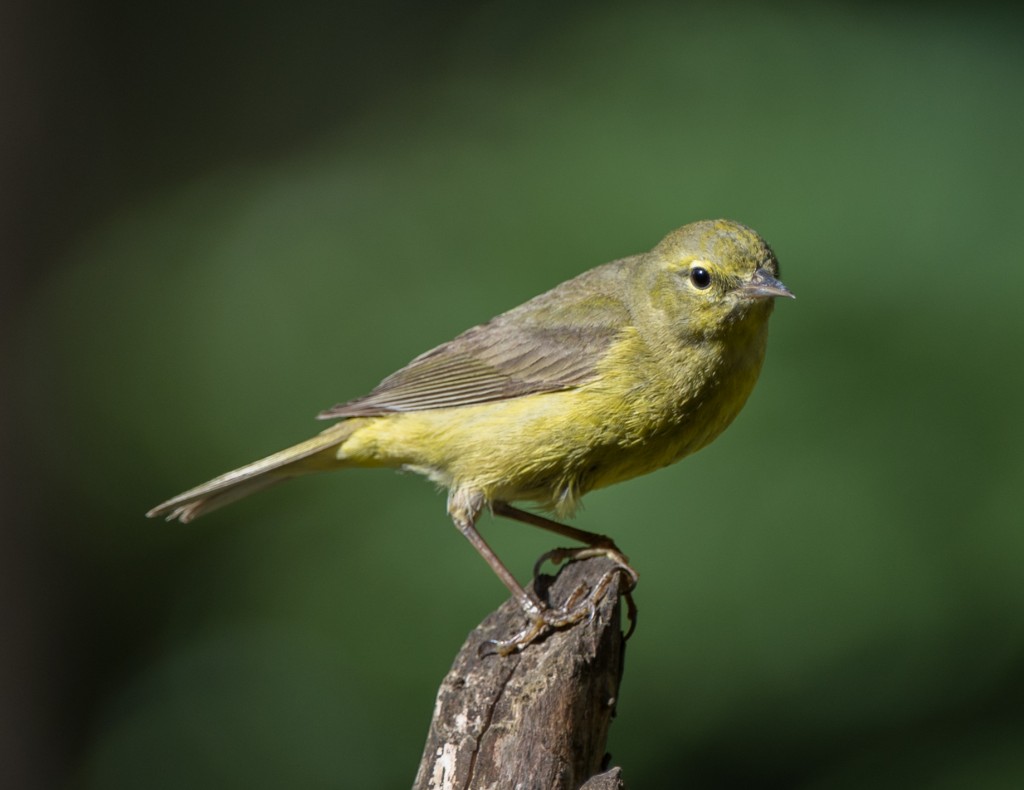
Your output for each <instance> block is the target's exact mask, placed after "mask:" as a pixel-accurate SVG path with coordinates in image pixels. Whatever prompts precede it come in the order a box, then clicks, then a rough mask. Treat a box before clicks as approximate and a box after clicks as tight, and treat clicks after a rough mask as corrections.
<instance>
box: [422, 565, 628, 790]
mask: <svg viewBox="0 0 1024 790" xmlns="http://www.w3.org/2000/svg"><path fill="white" fill-rule="evenodd" d="M614 567H615V566H614V564H613V563H612V562H611V561H610V560H608V559H605V558H603V557H602V558H594V559H588V560H584V561H580V562H571V563H569V564H567V565H565V566H563V567H562V569H561V570H560V571H559V573H558V575H557V577H555V578H554V579H552V578H551V577H550V576H540V577H538V579H536V580H535V581H534V590H535V591H536V593H537V594H538V596H539V597H540V599H541V600H542V601H545V602H549V603H550V602H553V603H554V604H555V605H556V606H557V605H558V604H559V603H561V602H563V601H565V600H566V599H567V598H568V597H569V596H570V595H572V593H573V591H574V590H576V589H577V588H578V587H579V586H580V585H581V584H582V585H586V586H587V588H588V589H590V588H593V587H594V585H596V584H597V583H598V581H599V580H600V579H601V578H602V576H603V575H604V574H605V573H607V572H608V571H609V570H611V569H613V568H614ZM622 584H623V579H622V578H621V574H618V575H616V577H615V580H614V581H613V582H612V583H611V584H609V585H608V589H607V590H606V591H605V594H604V596H603V597H602V598H601V600H600V601H599V603H598V605H597V608H596V612H595V615H594V617H593V619H592V620H589V621H582V622H579V623H577V624H575V625H573V626H571V627H569V628H566V629H563V630H558V631H553V632H551V633H548V634H547V635H545V636H542V637H541V638H540V639H538V640H536V641H535V642H533V643H532V644H530V645H529V646H527V647H526V648H525V649H524V650H522V651H520V652H518V653H513V654H512V655H509V656H504V657H502V656H498V655H481V650H480V648H481V645H484V644H485V643H486V642H487V641H488V640H494V639H497V640H500V639H505V638H507V637H509V636H510V635H512V634H514V633H516V632H518V631H519V630H520V629H521V628H522V627H523V625H524V624H525V616H524V614H523V612H522V610H521V609H520V607H519V604H518V603H517V602H516V601H514V600H511V599H510V600H508V601H506V602H505V603H504V604H502V606H501V607H500V608H499V609H498V610H497V611H496V612H494V613H492V614H491V615H489V616H488V617H487V618H486V619H485V620H484V621H483V622H482V623H481V624H480V625H479V626H478V627H477V628H476V630H474V631H473V632H472V633H471V634H470V635H469V638H468V639H467V640H466V642H465V644H464V645H463V646H462V650H461V651H460V652H459V654H458V656H456V658H455V662H454V664H453V665H452V668H451V670H450V671H449V672H448V675H447V676H446V677H445V679H444V681H443V682H442V684H441V687H440V689H439V690H438V694H437V701H436V703H435V705H434V717H433V720H432V721H431V724H430V733H429V735H428V737H427V743H426V746H425V748H424V751H423V759H422V761H421V763H420V767H419V771H418V772H417V775H416V782H415V785H414V788H415V790H471V789H472V788H523V789H524V790H526V789H527V788H537V789H538V790H541V789H543V790H552V789H553V788H558V789H559V790H562V789H564V790H577V789H578V788H580V787H582V786H584V783H587V784H586V788H587V790H598V788H602V789H603V788H607V789H608V790H612V789H614V788H622V783H621V779H620V778H619V771H618V769H614V770H612V771H607V772H606V773H604V774H600V775H598V774H599V772H600V771H602V770H603V769H605V768H606V767H607V766H606V763H607V761H608V760H607V756H606V753H605V744H606V742H607V738H608V727H609V725H610V724H611V719H612V717H613V716H614V714H615V705H616V701H617V699H618V693H619V682H620V680H621V678H622V670H623V659H624V654H625V640H624V638H623V633H622V628H621V624H620V606H619V596H620V590H621V585H622ZM588 780H590V781H588Z"/></svg>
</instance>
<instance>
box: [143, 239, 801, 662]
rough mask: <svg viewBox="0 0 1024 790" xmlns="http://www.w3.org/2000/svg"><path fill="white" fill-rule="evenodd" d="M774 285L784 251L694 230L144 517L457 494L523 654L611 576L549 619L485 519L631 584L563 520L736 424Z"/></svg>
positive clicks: (605, 268) (455, 505)
mask: <svg viewBox="0 0 1024 790" xmlns="http://www.w3.org/2000/svg"><path fill="white" fill-rule="evenodd" d="M779 277H780V274H779V264H778V260H777V258H776V256H775V253H774V252H773V251H772V249H771V247H769V245H768V244H767V242H766V241H765V240H764V239H763V238H762V237H761V236H760V235H759V234H758V233H757V232H755V231H754V230H752V229H751V228H749V227H747V226H745V225H742V224H740V223H738V222H734V221H731V220H725V219H717V220H703V221H699V222H693V223H690V224H687V225H684V226H683V227H681V228H678V229H677V230H674V231H672V232H671V233H669V234H668V235H667V236H665V237H664V238H663V239H662V240H661V241H660V242H659V243H658V244H657V245H656V246H654V247H653V248H652V249H651V250H650V251H649V252H646V253H641V254H638V255H633V256H630V257H626V258H621V259H618V260H614V261H611V262H610V263H606V264H603V265H600V266H597V267H596V268H593V269H590V270H588V271H585V272H583V273H582V274H580V275H578V276H576V277H574V278H572V279H570V280H567V281H565V282H563V283H561V284H560V285H557V286H555V287H554V288H552V289H551V290H549V291H546V292H544V293H542V294H540V295H539V296H536V297H534V298H532V299H530V300H528V301H527V302H525V303H523V304H521V305H519V306H518V307H515V308H513V309H511V310H508V311H507V312H504V313H502V314H500V315H498V316H496V317H494V318H492V319H491V320H489V321H487V322H485V323H483V324H480V325H478V326H474V327H472V328H471V329H468V330H467V331H465V332H463V333H462V334H460V335H458V336H456V337H455V338H453V339H452V340H450V341H448V342H446V343H442V344H441V345H439V346H437V347H435V348H432V349H430V350H429V351H426V352H425V353H423V354H420V355H419V356H417V357H416V358H414V359H413V360H412V361H411V362H409V363H408V364H407V365H405V366H404V367H402V368H401V369H399V370H398V371H396V372H395V373H393V374H391V375H390V376H388V377H387V378H385V379H384V380H383V381H381V382H380V384H378V385H377V386H376V387H375V388H374V389H373V390H371V391H370V392H369V393H368V394H366V395H364V396H362V397H357V398H354V399H352V400H348V401H346V402H343V403H339V404H337V405H335V406H332V407H330V408H328V409H325V410H324V411H322V412H321V413H320V414H319V415H318V418H319V419H322V420H333V421H335V422H333V423H332V424H331V425H330V426H329V427H328V428H326V430H323V431H322V432H320V433H318V434H317V435H315V436H313V437H312V438H310V439H307V440H306V441H304V442H300V443H299V444H296V445H294V446H292V447H289V448H287V449H284V450H281V451H280V452H277V453H274V454H273V455H270V456H267V457H266V458H263V459H261V460H258V461H255V462H253V463H250V464H247V465H245V466H242V467H240V468H238V469H235V470H233V471H230V472H227V473H225V474H222V475H220V476H219V477H215V478H213V479H212V480H209V481H208V482H206V483H203V484H201V485H199V486H196V487H194V488H191V489H189V490H187V491H185V492H183V493H181V494H178V495H177V496H175V497H172V498H171V499H168V500H167V501H166V502H163V503H162V504H160V505H157V506H156V507H154V508H153V509H152V510H150V511H149V512H148V513H147V515H148V516H149V517H159V516H163V517H166V518H167V519H168V520H175V519H176V520H178V521H181V522H183V523H187V522H190V521H192V520H193V519H195V518H197V517H199V516H201V515H205V514H207V513H209V512H211V511H213V510H216V509H217V508H220V507H222V506H224V505H227V504H229V503H231V502H234V501H236V500H238V499H240V498H242V497H245V496H248V495H249V494H252V493H255V492H257V491H260V490H262V489H265V488H267V487H269V486H271V485H274V484H276V483H279V482H281V481H284V480H288V479H290V478H293V477H298V476H301V475H306V474H309V473H314V472H321V471H329V470H336V469H346V468H352V467H383V468H393V469H402V470H407V471H411V472H415V473H418V474H421V475H423V476H425V477H427V478H428V479H429V480H431V481H433V482H434V483H436V484H438V485H440V486H442V487H443V488H445V489H447V491H448V498H447V510H448V514H449V516H450V518H451V519H452V521H453V523H454V524H455V526H456V527H457V528H458V530H459V531H460V532H461V533H462V534H463V535H464V536H465V537H466V538H467V539H468V540H469V542H470V543H471V544H472V545H473V547H474V548H475V549H476V550H477V552H479V554H480V555H481V556H482V557H483V559H484V560H485V561H486V562H487V564H488V565H489V566H490V567H491V569H492V570H493V571H494V572H495V574H496V575H497V576H498V578H499V579H500V580H501V581H502V582H503V583H504V585H505V586H506V587H507V588H508V590H509V591H510V592H511V593H512V595H513V596H514V597H515V598H516V599H517V600H518V602H519V604H520V605H521V607H522V609H523V612H524V614H525V616H526V620H527V625H526V627H524V628H523V630H522V631H520V632H519V633H517V634H515V635H513V636H512V637H510V638H509V639H507V640H502V641H500V642H496V643H495V644H494V645H493V648H494V652H497V653H499V654H502V655H507V654H509V653H511V652H514V651H517V650H521V649H523V648H525V647H526V646H527V645H529V644H530V643H531V642H532V641H534V640H535V639H536V638H537V637H538V636H539V635H540V634H542V633H544V632H546V631H547V630H550V629H552V628H561V627H565V626H567V625H571V624H573V623H575V622H578V621H580V620H581V619H584V618H585V617H586V616H587V615H588V613H590V614H592V612H593V605H594V600H595V596H596V595H597V594H598V593H599V592H600V590H598V589H597V587H601V588H602V589H603V585H604V583H605V582H606V579H605V580H602V583H601V584H599V585H597V586H596V588H595V590H594V591H593V592H592V594H591V595H590V596H581V595H575V594H574V596H572V600H571V601H570V602H568V603H567V604H566V605H564V606H562V607H550V606H547V605H545V604H543V603H542V602H541V601H540V600H539V599H538V598H537V597H536V596H535V595H534V594H533V593H531V592H527V591H526V589H525V588H524V587H523V586H522V585H521V584H520V583H519V582H518V581H517V579H516V578H515V576H514V575H513V574H512V573H511V571H509V569H508V568H507V567H506V566H505V564H504V563H503V562H502V561H501V560H500V559H499V558H498V556H497V555H496V554H495V552H494V551H493V550H492V549H491V547H490V546H489V545H488V544H487V542H486V541H485V540H484V538H483V537H482V536H481V534H480V532H479V531H478V529H477V521H478V519H479V517H480V516H481V514H482V513H483V512H485V511H486V510H490V511H491V512H492V513H493V514H494V515H496V516H503V517H507V518H510V519H514V520H517V521H521V522H525V523H527V524H531V525H533V526H536V527H540V528H542V529H546V530H549V531H551V532H554V533H556V534H558V535H561V536H563V537H567V538H569V539H571V540H575V541H578V542H580V543H582V544H584V547H582V548H580V549H578V550H575V552H573V551H570V550H564V549H558V550H555V551H554V552H549V555H551V556H554V557H555V558H556V560H563V559H579V558H581V557H585V556H593V555H594V554H595V553H596V554H606V555H608V556H610V557H612V558H613V560H614V561H615V562H616V567H617V568H618V569H620V570H621V571H623V572H625V573H626V574H627V576H628V580H629V585H630V588H631V587H632V586H633V585H635V583H636V580H637V578H638V574H637V573H636V571H635V570H633V568H632V567H631V566H630V565H629V564H628V560H627V559H626V557H625V555H624V554H622V552H621V551H620V550H619V548H618V546H617V545H616V544H615V543H614V541H613V540H611V539H610V538H609V537H607V536H605V535H599V534H596V533H592V532H588V531H586V530H582V529H578V528H576V527H572V526H570V525H568V524H565V523H562V522H563V521H564V520H566V519H569V518H571V517H572V515H573V514H574V513H575V511H576V509H577V508H578V506H579V504H580V500H581V498H582V497H583V496H584V495H585V494H586V493H588V492H590V491H593V490H595V489H599V488H604V487H606V486H609V485H612V484H614V483H618V482H621V481H624V480H628V479H630V478H633V477H636V476H638V475H643V474H647V473H649V472H653V471H655V470H657V469H660V468H662V467H665V466H668V465H670V464H673V463H675V462H677V461H679V460H681V459H682V458H684V457H686V456H688V455H691V454H692V453H694V452H696V451H698V450H700V449H701V448H703V447H705V446H707V445H708V444H709V443H710V442H711V441H713V440H714V439H715V438H716V437H717V436H718V435H719V434H720V433H721V432H722V431H723V430H725V428H726V427H727V426H728V425H729V424H730V423H731V422H732V421H733V419H734V418H735V417H736V415H737V414H738V413H739V412H740V410H741V409H742V407H743V405H744V404H745V402H746V401H747V398H748V396H749V395H750V393H751V391H752V390H753V388H754V385H755V383H756V381H757V378H758V375H759V373H760V370H761V367H762V364H763V362H764V358H765V352H766V347H767V337H768V321H769V317H770V316H771V314H772V310H773V306H774V302H775V299H776V298H779V297H786V298H792V297H793V294H792V292H791V291H790V290H789V289H788V288H787V287H786V286H785V285H783V283H782V281H781V280H780V279H779ZM514 502H529V503H533V504H535V505H536V506H538V507H539V508H540V509H541V510H542V511H545V512H548V513H550V514H552V515H553V516H554V517H555V518H557V519H559V520H555V519H554V518H549V517H547V516H544V515H540V514H539V513H535V512H532V511H528V510H523V509H521V508H519V507H516V506H514V505H513V504H512V503H514ZM549 555H545V556H549ZM543 559H544V558H542V561H543ZM606 577H607V575H606Z"/></svg>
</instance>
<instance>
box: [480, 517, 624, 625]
mask: <svg viewBox="0 0 1024 790" xmlns="http://www.w3.org/2000/svg"><path fill="white" fill-rule="evenodd" d="M491 512H492V513H494V515H496V516H504V517H505V518H510V519H513V520H515V521H521V522H523V523H524V524H530V525H531V526H534V527H540V528H541V529H546V530H548V531H549V532H554V533H555V534H557V535H562V536H563V537H566V538H571V539H572V540H578V541H579V542H580V543H585V544H587V545H586V548H557V549H552V550H551V551H548V552H545V553H544V554H542V555H541V556H540V559H538V560H537V562H536V563H535V564H534V566H533V575H534V577H536V576H538V575H540V568H541V566H542V565H543V564H544V563H545V562H546V561H547V560H551V561H552V562H554V563H555V564H556V565H557V564H559V563H562V562H565V561H566V560H568V561H569V562H575V561H577V560H585V559H589V558H591V557H608V558H609V559H610V560H611V561H612V562H614V563H615V565H616V567H615V568H614V569H612V570H610V571H608V573H606V574H605V575H604V576H602V577H601V579H600V580H599V581H598V583H597V584H596V585H594V588H593V589H592V590H590V594H589V595H586V592H587V591H586V590H585V589H583V588H580V589H577V590H576V591H575V592H573V594H572V595H571V596H569V599H568V600H567V601H566V602H565V604H563V605H562V607H561V608H560V609H558V610H550V609H549V610H545V611H546V614H547V617H546V620H547V623H548V625H550V626H552V627H554V628H559V627H563V626H566V625H571V624H572V623H576V622H579V621H580V620H582V619H583V618H584V617H593V615H594V612H595V611H596V606H597V602H598V601H599V600H600V599H601V597H602V596H603V595H604V593H605V590H607V589H608V585H609V584H610V583H611V581H612V579H613V578H614V577H615V574H616V573H621V574H623V575H625V576H626V578H627V587H626V589H625V592H624V594H623V595H624V597H625V599H626V610H627V616H628V617H629V630H628V632H627V633H626V638H627V639H628V638H629V637H630V636H631V635H632V634H633V631H635V630H636V617H637V608H636V603H634V601H633V589H634V588H635V587H636V584H637V582H638V581H639V579H640V575H639V574H638V573H637V572H636V571H635V570H634V569H633V567H632V566H631V565H630V564H629V558H628V557H627V556H626V555H625V554H623V553H622V551H621V550H620V549H619V547H618V546H616V545H615V541H613V540H612V539H611V538H609V537H608V536H607V535H599V534H597V533H596V532H588V531H587V530H585V529H577V528H576V527H570V526H569V525H568V524H561V523H559V522H557V521H553V520H551V519H549V518H545V517H544V516H539V515H537V514H536V513H530V512H528V511H526V510H520V509H519V508H515V507H512V506H511V505H509V504H508V503H507V502H493V503H491Z"/></svg>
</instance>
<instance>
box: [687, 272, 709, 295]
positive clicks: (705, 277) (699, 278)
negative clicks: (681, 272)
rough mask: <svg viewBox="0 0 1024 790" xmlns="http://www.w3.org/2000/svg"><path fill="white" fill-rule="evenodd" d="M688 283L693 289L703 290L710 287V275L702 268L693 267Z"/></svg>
mask: <svg viewBox="0 0 1024 790" xmlns="http://www.w3.org/2000/svg"><path fill="white" fill-rule="evenodd" d="M690 282H691V283H693V287H694V288H699V289H700V290H702V291H703V290H704V289H705V288H707V287H708V286H709V285H711V274H710V272H708V270H707V269H705V268H704V267H703V266H694V267H693V268H692V269H690Z"/></svg>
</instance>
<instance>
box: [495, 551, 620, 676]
mask: <svg viewBox="0 0 1024 790" xmlns="http://www.w3.org/2000/svg"><path fill="white" fill-rule="evenodd" d="M591 557H609V558H610V559H612V561H613V562H615V567H613V568H612V569H611V570H609V571H607V572H605V573H604V574H603V575H602V576H601V578H600V579H598V581H597V584H595V585H594V586H593V587H589V586H588V585H586V584H581V585H579V586H578V587H577V588H576V589H575V590H573V592H572V594H571V595H570V596H569V597H568V598H567V599H566V600H565V603H563V604H562V605H561V606H560V607H558V608H557V609H555V608H549V607H546V606H544V605H543V604H541V603H539V602H537V601H535V600H533V599H532V597H531V599H528V600H527V601H524V602H523V611H524V613H525V614H526V618H527V623H526V626H525V627H524V628H523V629H522V630H521V631H519V632H518V633H517V634H515V635H514V636H512V637H510V638H508V639H504V640H497V639H492V640H488V641H487V642H484V643H483V644H482V645H481V646H480V655H491V654H497V655H499V656H507V655H509V654H511V653H515V652H517V651H519V650H522V649H523V648H525V647H526V646H527V645H529V644H531V643H532V642H534V641H536V640H537V639H539V638H540V637H541V636H543V635H544V634H546V633H547V632H548V631H552V630H556V629H560V628H567V627H569V626H571V625H575V624H576V623H579V622H580V621H582V620H587V621H588V622H589V621H591V620H593V619H594V617H595V616H596V615H597V606H598V604H599V603H600V601H601V599H602V598H604V595H605V593H606V592H607V591H608V586H609V585H610V584H611V583H612V582H613V581H614V580H615V578H616V576H620V577H624V578H625V580H626V583H627V586H626V587H625V588H624V589H623V591H622V593H621V594H622V596H623V597H624V598H625V599H626V612H627V616H628V618H629V630H628V631H627V632H626V637H625V638H626V639H628V638H629V637H630V636H631V635H632V634H633V631H635V630H636V616H637V609H636V604H635V603H634V601H633V594H632V593H633V589H634V588H635V587H636V583H637V579H638V578H639V574H637V572H636V571H635V570H633V568H631V567H630V566H629V565H628V564H627V561H626V557H625V556H624V555H623V554H622V553H621V552H620V551H618V549H603V548H583V549H555V550H553V551H549V552H547V553H546V554H544V555H543V556H542V557H541V558H540V560H538V562H537V565H536V566H535V568H539V567H540V566H541V565H542V564H543V563H544V562H545V561H546V560H549V559H550V560H552V561H553V562H556V563H562V562H565V561H567V560H568V561H577V560H583V559H589V558H591Z"/></svg>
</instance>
